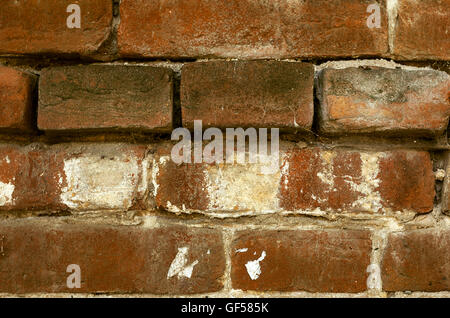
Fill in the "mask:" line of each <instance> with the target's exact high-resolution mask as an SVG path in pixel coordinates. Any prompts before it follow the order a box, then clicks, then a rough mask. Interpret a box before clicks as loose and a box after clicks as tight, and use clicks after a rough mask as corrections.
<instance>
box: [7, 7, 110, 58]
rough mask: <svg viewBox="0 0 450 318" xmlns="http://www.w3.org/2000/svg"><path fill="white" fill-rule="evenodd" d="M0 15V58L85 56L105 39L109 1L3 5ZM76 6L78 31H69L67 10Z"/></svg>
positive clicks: (108, 20) (93, 51)
mask: <svg viewBox="0 0 450 318" xmlns="http://www.w3.org/2000/svg"><path fill="white" fill-rule="evenodd" d="M4 2H5V3H3V5H2V10H1V12H0V25H1V26H2V27H1V28H0V54H4V53H8V54H71V55H89V54H92V53H95V52H97V51H98V50H99V48H100V47H101V46H102V44H103V43H104V42H105V41H106V40H107V39H108V37H109V35H110V32H111V29H112V28H111V23H112V1H111V0H96V1H90V0H77V1H73V0H46V1H40V0H28V1H4ZM70 4H78V5H79V6H80V10H81V27H80V28H72V29H69V28H68V27H67V22H66V20H67V18H68V17H69V15H70V14H71V13H67V12H66V10H67V6H68V5H70Z"/></svg>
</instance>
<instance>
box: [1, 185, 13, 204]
mask: <svg viewBox="0 0 450 318" xmlns="http://www.w3.org/2000/svg"><path fill="white" fill-rule="evenodd" d="M14 188H15V186H14V184H12V183H4V182H0V206H5V205H7V204H11V203H12V201H13V199H12V195H13V192H14Z"/></svg>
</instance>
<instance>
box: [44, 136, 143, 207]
mask: <svg viewBox="0 0 450 318" xmlns="http://www.w3.org/2000/svg"><path fill="white" fill-rule="evenodd" d="M52 151H53V152H56V153H58V154H60V157H61V158H62V160H61V162H60V166H61V169H60V170H58V176H59V178H60V179H59V186H60V191H59V193H60V195H59V197H58V199H59V200H60V202H61V204H63V205H64V206H65V207H66V208H67V209H70V210H75V211H86V210H122V211H126V210H129V209H131V208H133V207H136V206H140V207H144V208H145V207H146V204H147V203H146V202H144V196H145V193H146V191H147V179H146V173H145V172H144V169H146V165H147V159H146V158H145V147H143V146H134V145H124V144H93V145H90V146H86V145H82V144H80V145H67V146H65V147H64V146H62V147H57V146H55V147H54V148H53V149H52ZM144 167H145V168H144Z"/></svg>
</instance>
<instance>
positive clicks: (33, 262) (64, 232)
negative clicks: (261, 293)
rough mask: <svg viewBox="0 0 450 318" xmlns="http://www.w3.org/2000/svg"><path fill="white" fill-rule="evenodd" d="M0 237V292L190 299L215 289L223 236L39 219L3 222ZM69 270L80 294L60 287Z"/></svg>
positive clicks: (221, 269) (180, 229) (210, 231)
mask: <svg viewBox="0 0 450 318" xmlns="http://www.w3.org/2000/svg"><path fill="white" fill-rule="evenodd" d="M0 239H1V244H2V247H3V249H2V254H1V255H0V264H1V268H2V270H1V271H0V281H1V284H0V292H6V293H14V294H23V293H36V292H65V293H107V292H112V293H152V294H192V293H203V292H212V291H217V290H220V289H221V288H222V281H221V278H222V275H223V273H224V269H225V260H224V251H223V243H222V235H221V233H220V232H218V231H217V230H213V229H206V228H188V227H184V226H170V225H167V226H161V227H159V228H152V229H149V228H141V227H134V226H109V225H90V224H64V223H61V222H58V223H56V224H55V220H52V222H49V221H44V220H43V219H40V220H39V221H25V220H23V221H5V222H2V223H1V225H0ZM177 255H178V256H177ZM176 257H177V258H176ZM176 259H177V260H178V262H175V260H176ZM174 263H175V264H174ZM70 264H76V265H79V267H80V273H81V288H68V286H67V278H68V277H69V275H71V272H67V267H68V266H69V265H70Z"/></svg>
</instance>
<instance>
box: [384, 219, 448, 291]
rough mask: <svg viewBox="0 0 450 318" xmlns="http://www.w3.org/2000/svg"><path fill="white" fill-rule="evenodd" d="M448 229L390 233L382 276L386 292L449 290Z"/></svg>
mask: <svg viewBox="0 0 450 318" xmlns="http://www.w3.org/2000/svg"><path fill="white" fill-rule="evenodd" d="M449 250H450V230H449V229H448V228H446V229H442V230H439V229H425V230H413V231H406V232H400V233H392V234H390V235H389V237H388V244H387V246H386V250H385V251H384V256H383V261H382V267H381V275H382V280H383V289H384V290H386V291H425V292H437V291H448V290H450V254H449V253H448V252H449Z"/></svg>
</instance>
